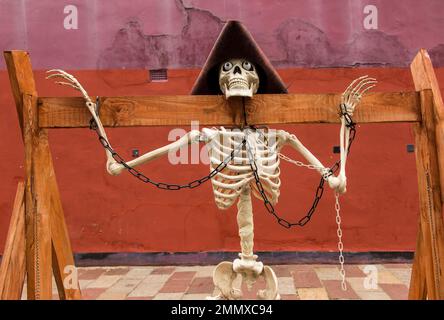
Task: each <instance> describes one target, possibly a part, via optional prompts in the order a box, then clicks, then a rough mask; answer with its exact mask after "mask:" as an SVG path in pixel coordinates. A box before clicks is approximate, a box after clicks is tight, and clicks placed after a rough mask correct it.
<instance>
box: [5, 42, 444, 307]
mask: <svg viewBox="0 0 444 320" xmlns="http://www.w3.org/2000/svg"><path fill="white" fill-rule="evenodd" d="M5 59H6V63H7V67H8V72H9V77H10V81H11V87H12V92H13V94H14V99H15V103H16V107H17V114H18V117H19V122H20V126H21V129H22V136H23V141H24V146H25V182H24V185H22V184H19V187H18V191H17V196H16V200H15V205H14V210H13V215H12V219H11V226H10V230H9V233H8V240H7V245H6V249H5V253H4V258H3V261H2V266H1V269H0V270H1V272H0V298H3V299H6V298H12V299H17V298H18V297H20V294H21V287H20V284H22V285H23V281H24V280H23V279H24V275H25V268H24V261H25V260H26V274H27V276H28V281H27V284H28V287H27V288H28V298H29V299H51V298H52V288H51V275H52V274H53V273H54V276H55V279H56V282H57V287H58V290H59V296H60V298H61V299H79V298H81V293H80V290H79V289H78V286H77V287H76V286H74V288H65V287H64V286H63V281H64V280H65V277H64V275H65V270H66V269H65V267H66V266H69V265H74V259H73V255H72V251H71V245H70V241H69V237H68V232H67V228H66V224H65V220H64V215H63V209H62V204H61V200H60V194H59V191H58V187H57V182H56V177H55V173H54V167H53V164H52V159H51V153H50V150H49V144H48V135H47V130H48V129H50V128H78V127H87V126H89V120H90V115H89V113H88V111H87V109H86V108H85V104H84V100H83V99H82V98H66V97H64V98H58V97H38V95H37V92H36V89H35V84H34V78H33V73H32V68H31V62H30V59H29V55H28V53H26V52H24V51H8V52H5ZM411 72H412V76H413V80H414V83H415V89H416V91H415V92H391V93H373V94H369V95H368V96H366V97H365V98H364V99H363V101H362V102H361V104H360V106H359V108H358V109H357V111H356V113H355V116H354V119H355V121H356V122H358V123H380V122H411V123H413V125H414V126H415V138H416V164H417V173H418V188H419V198H420V199H419V200H420V215H419V228H418V237H417V248H416V252H415V258H414V263H413V270H412V278H411V285H410V292H409V298H410V299H426V298H428V299H444V278H443V277H444V270H443V269H442V268H443V267H444V227H443V218H442V204H443V200H444V121H443V120H444V105H443V101H442V97H441V94H440V91H439V87H438V82H437V80H436V77H435V74H434V71H433V67H432V63H431V61H430V58H429V56H428V54H427V52H426V51H425V50H421V51H420V52H419V53H418V54H417V56H416V57H415V59H414V61H413V62H412V64H411ZM339 101H340V95H337V94H317V95H310V94H287V95H257V96H254V97H253V98H252V99H230V100H229V101H227V100H225V99H224V98H223V97H222V96H148V97H101V98H100V118H101V119H102V121H103V124H104V125H105V126H108V127H120V126H180V125H188V124H189V123H190V121H191V120H199V121H200V124H201V125H225V126H227V125H237V126H242V125H245V124H248V125H263V124H268V125H272V124H284V123H286V124H289V123H338V122H339V119H338V115H337V110H336V106H337V104H338V103H339ZM258 110H260V111H258ZM172 115H174V116H172ZM25 252H26V254H25ZM11 266H23V267H21V268H19V270H21V271H20V272H18V273H17V272H12V271H11V270H12V268H13V267H11ZM16 270H17V269H16ZM5 292H6V294H5Z"/></svg>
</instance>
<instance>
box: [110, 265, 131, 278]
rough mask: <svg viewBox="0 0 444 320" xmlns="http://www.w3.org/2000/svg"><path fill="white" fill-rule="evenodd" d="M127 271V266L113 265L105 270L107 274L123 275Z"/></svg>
mask: <svg viewBox="0 0 444 320" xmlns="http://www.w3.org/2000/svg"><path fill="white" fill-rule="evenodd" d="M128 271H129V267H114V268H110V269H108V270H107V271H106V272H105V275H107V276H124V275H125V274H127V273H128Z"/></svg>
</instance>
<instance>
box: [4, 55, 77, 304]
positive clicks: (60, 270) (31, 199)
mask: <svg viewBox="0 0 444 320" xmlns="http://www.w3.org/2000/svg"><path fill="white" fill-rule="evenodd" d="M5 60H6V64H7V67H8V72H9V78H10V81H11V87H12V92H13V94H14V98H15V102H16V108H17V114H18V116H19V120H20V124H21V129H22V136H23V142H24V146H25V222H26V223H25V229H26V261H27V263H26V270H27V275H28V278H27V288H28V298H29V299H51V298H52V273H53V271H54V276H55V279H56V283H57V287H58V289H59V296H60V298H61V299H78V298H80V297H81V295H80V289H79V286H78V282H77V283H74V284H73V283H71V286H69V287H66V288H65V286H64V285H63V280H64V274H65V268H66V267H67V266H74V259H73V255H72V251H71V245H70V241H69V237H68V233H67V229H66V224H65V220H64V216H63V209H62V206H61V201H60V195H59V191H58V187H57V181H56V178H55V174H54V167H53V164H52V158H51V153H50V149H49V143H48V132H47V130H46V129H42V128H40V127H39V125H38V105H37V99H38V97H37V92H36V89H35V83H34V77H33V73H32V67H31V62H30V59H29V55H28V53H26V52H23V51H10V52H5Z"/></svg>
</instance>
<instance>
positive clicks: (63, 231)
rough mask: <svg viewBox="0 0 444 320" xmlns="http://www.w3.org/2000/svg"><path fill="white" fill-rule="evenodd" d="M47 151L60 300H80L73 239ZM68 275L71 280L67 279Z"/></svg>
mask: <svg viewBox="0 0 444 320" xmlns="http://www.w3.org/2000/svg"><path fill="white" fill-rule="evenodd" d="M45 152H46V153H47V155H46V157H47V159H48V164H47V165H48V168H49V177H48V180H47V181H48V191H49V193H50V195H51V199H50V201H51V205H50V216H51V239H52V256H53V259H52V270H53V273H54V278H55V281H56V284H57V289H58V292H59V298H60V300H79V299H81V298H82V295H81V292H80V286H79V282H78V277H77V269H76V268H75V262H74V257H73V254H72V249H71V241H70V240H69V233H68V229H67V227H66V222H65V215H64V212H63V207H62V201H61V198H60V192H59V188H58V186H57V181H56V175H55V172H54V166H53V164H52V157H51V154H50V151H49V148H48V149H47V150H46V151H45ZM72 272H75V274H71V273H72ZM68 276H69V277H70V279H71V280H70V281H65V279H66V277H68Z"/></svg>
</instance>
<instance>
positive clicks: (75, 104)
mask: <svg viewBox="0 0 444 320" xmlns="http://www.w3.org/2000/svg"><path fill="white" fill-rule="evenodd" d="M99 101H100V113H99V114H100V119H101V121H102V123H103V125H104V126H106V127H133V126H173V125H174V126H181V125H184V126H189V125H190V122H191V121H192V120H199V122H200V124H201V125H210V124H218V125H226V126H228V125H230V126H231V125H241V124H243V123H244V121H245V119H244V112H243V104H242V99H239V98H235V99H232V100H230V103H228V102H227V101H226V100H225V98H223V97H222V96H147V97H101V98H100V100H99ZM90 119H91V115H90V114H89V112H88V109H86V106H85V100H84V99H83V98H69V97H63V98H40V99H39V125H40V127H41V128H77V127H87V126H89V120H90Z"/></svg>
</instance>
